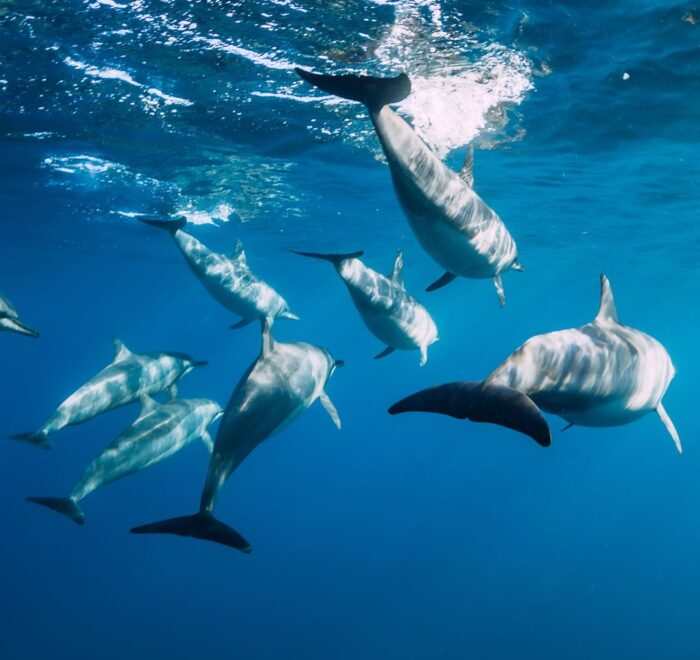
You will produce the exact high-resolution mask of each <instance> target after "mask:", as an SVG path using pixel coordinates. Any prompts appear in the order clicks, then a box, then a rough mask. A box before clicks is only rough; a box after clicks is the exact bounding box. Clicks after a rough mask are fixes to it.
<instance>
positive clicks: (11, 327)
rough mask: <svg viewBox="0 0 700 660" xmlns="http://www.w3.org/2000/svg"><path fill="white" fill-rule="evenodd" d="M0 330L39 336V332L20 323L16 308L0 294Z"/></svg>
mask: <svg viewBox="0 0 700 660" xmlns="http://www.w3.org/2000/svg"><path fill="white" fill-rule="evenodd" d="M0 330H8V331H10V332H18V333H19V334H21V335H29V336H30V337H38V336H39V333H38V332H37V331H36V330H32V329H31V328H28V327H27V326H26V325H24V324H22V323H20V320H19V314H18V313H17V310H16V309H15V308H14V306H13V305H12V303H11V302H10V301H9V300H8V299H7V298H5V296H3V295H0Z"/></svg>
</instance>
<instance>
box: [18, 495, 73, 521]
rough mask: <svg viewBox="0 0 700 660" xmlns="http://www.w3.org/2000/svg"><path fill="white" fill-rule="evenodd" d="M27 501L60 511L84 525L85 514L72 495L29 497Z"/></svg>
mask: <svg viewBox="0 0 700 660" xmlns="http://www.w3.org/2000/svg"><path fill="white" fill-rule="evenodd" d="M27 502H34V504H41V506H45V507H47V508H49V509H52V510H53V511H58V513H62V514H63V515H64V516H67V517H68V518H70V519H71V520H72V521H73V522H75V523H78V525H82V524H83V523H84V522H85V514H84V513H83V512H82V511H81V510H80V507H79V506H78V505H77V504H76V503H75V502H74V501H73V500H72V499H71V498H70V497H28V498H27Z"/></svg>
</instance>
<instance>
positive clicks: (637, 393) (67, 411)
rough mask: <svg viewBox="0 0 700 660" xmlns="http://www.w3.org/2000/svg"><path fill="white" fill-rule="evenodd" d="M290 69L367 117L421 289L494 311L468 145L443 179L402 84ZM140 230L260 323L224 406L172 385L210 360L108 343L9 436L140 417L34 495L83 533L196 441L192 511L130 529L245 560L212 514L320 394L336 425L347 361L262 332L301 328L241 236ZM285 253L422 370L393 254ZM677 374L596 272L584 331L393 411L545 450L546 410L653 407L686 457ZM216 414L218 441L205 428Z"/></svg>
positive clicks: (161, 224)
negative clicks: (376, 262)
mask: <svg viewBox="0 0 700 660" xmlns="http://www.w3.org/2000/svg"><path fill="white" fill-rule="evenodd" d="M296 72H297V74H298V75H299V76H300V77H301V78H302V79H303V80H305V81H306V82H308V83H310V84H311V85H313V86H315V87H317V88H319V89H320V90H322V91H324V92H326V93H329V94H333V95H336V96H340V97H342V98H344V99H349V100H352V101H357V102H360V103H362V104H364V106H365V107H366V108H367V110H368V112H369V117H370V120H371V121H372V124H373V126H374V129H375V131H376V134H377V137H378V138H379V141H380V144H381V147H382V150H383V152H384V155H385V156H386V160H387V163H388V166H389V171H390V173H391V178H392V182H393V186H394V190H395V193H396V196H397V198H398V200H399V202H400V204H401V207H402V209H403V211H404V213H405V215H406V217H407V219H408V221H409V224H410V226H411V229H412V230H413V232H414V234H415V236H416V238H417V240H418V242H419V243H420V245H421V246H422V247H423V249H424V250H425V252H427V253H428V255H430V257H432V259H433V260H434V261H435V262H436V263H437V264H439V265H440V266H441V267H442V268H443V269H444V274H443V275H442V276H441V277H440V278H439V279H437V280H436V281H435V282H434V283H433V284H431V285H430V286H428V287H427V289H426V290H427V291H434V290H435V289H438V288H440V287H443V286H445V285H447V284H449V283H450V282H451V281H453V280H454V279H455V278H457V277H465V278H470V279H486V278H489V279H492V280H493V282H494V285H495V288H496V292H497V295H498V299H499V302H500V304H501V306H503V305H504V304H505V294H504V288H503V282H502V274H503V273H504V272H506V271H508V270H516V271H522V270H523V268H522V266H521V265H520V263H519V261H518V255H517V248H516V244H515V241H514V240H513V238H512V237H511V235H510V233H509V232H508V229H507V228H506V226H505V224H504V223H503V221H502V220H501V219H500V218H499V217H498V215H497V214H496V213H495V212H494V211H493V210H492V209H491V208H490V207H489V206H488V205H487V204H486V203H485V202H484V201H483V200H482V199H481V197H479V195H478V194H477V193H476V192H475V190H474V185H473V183H474V181H473V152H472V150H471V149H470V150H469V153H468V155H467V159H466V162H465V164H464V167H463V168H462V171H461V172H460V173H459V174H457V173H455V172H453V171H452V170H451V169H449V168H448V167H447V166H446V165H444V164H443V163H442V162H441V161H440V159H439V158H437V156H436V155H435V154H433V153H432V152H431V151H430V149H429V148H428V147H427V146H426V145H425V143H424V142H423V141H422V140H421V139H420V138H419V137H418V136H417V135H416V133H415V132H414V131H413V129H412V128H411V127H410V126H409V124H408V123H406V122H405V121H404V120H403V119H402V118H401V117H399V116H398V115H397V114H396V113H394V112H393V111H392V110H391V109H390V108H389V104H391V103H396V102H399V101H401V100H402V99H404V98H405V97H406V96H408V94H409V93H410V91H411V84H410V81H409V79H408V77H407V76H406V75H405V74H401V75H399V76H397V77H395V78H375V77H371V76H358V75H320V74H316V73H311V72H308V71H303V70H301V69H296ZM139 219H140V220H141V221H142V222H144V223H145V224H147V225H150V226H152V227H157V228H160V229H163V230H165V231H167V232H168V233H169V234H170V235H171V236H172V238H173V240H174V242H175V244H176V246H177V247H178V249H179V250H180V252H181V253H182V255H183V257H184V259H185V261H186V263H187V265H188V266H189V268H190V269H191V270H192V272H193V273H194V274H195V276H196V277H197V279H198V280H199V281H200V282H201V283H202V284H203V286H204V287H205V288H206V289H207V291H208V292H209V294H210V295H211V296H212V297H213V298H214V299H215V300H216V301H217V302H219V303H220V304H221V305H222V306H223V307H225V308H226V309H228V310H230V311H231V312H233V313H234V314H236V315H237V316H238V317H240V319H239V320H238V321H237V322H236V323H235V324H234V325H232V326H231V327H232V328H240V327H243V326H245V325H248V324H249V323H252V322H254V321H259V322H260V323H261V327H262V345H261V349H260V353H259V355H258V357H257V358H256V359H255V361H254V362H253V363H252V364H251V365H250V367H249V368H248V370H247V371H246V372H245V373H244V374H243V376H242V377H241V379H240V381H239V382H238V384H237V385H236V387H235V388H234V391H233V393H232V395H231V398H230V400H229V402H228V404H227V406H226V408H225V409H223V410H222V409H221V407H220V406H219V405H218V404H217V403H216V402H214V401H210V400H208V399H177V398H176V397H177V382H178V381H179V380H180V378H182V377H183V376H185V375H187V374H188V373H189V372H190V371H192V369H194V368H195V367H198V366H201V365H205V364H206V362H201V361H196V360H194V359H193V358H191V357H189V356H187V355H184V354H181V353H143V354H137V353H132V352H131V351H130V350H129V349H128V348H127V347H126V346H125V345H124V344H123V343H122V342H121V341H119V340H118V339H115V340H114V344H115V355H114V359H113V361H112V362H111V363H110V364H109V365H107V366H106V367H105V368H104V369H102V370H101V371H100V372H99V373H97V374H96V375H95V376H94V377H93V378H91V379H90V380H89V381H87V382H86V383H85V384H84V385H82V386H81V387H79V388H78V389H77V390H76V391H75V392H74V393H73V394H71V395H70V396H69V397H68V398H67V399H66V400H65V401H64V402H63V403H61V404H60V405H59V406H58V408H57V409H56V411H55V412H54V413H53V414H52V415H51V416H50V417H49V419H48V420H47V421H46V423H45V424H44V425H43V426H41V427H40V428H39V429H38V430H37V431H35V432H32V433H22V434H17V435H14V436H11V437H12V438H14V439H16V440H21V441H24V442H27V443H30V444H33V445H35V446H37V447H41V448H43V449H49V448H50V447H51V445H50V443H49V435H51V434H53V433H55V432H56V431H59V430H60V429H62V428H64V427H66V426H69V425H73V424H80V423H83V422H86V421H88V420H90V419H92V418H94V417H95V416H97V415H99V414H100V413H103V412H106V411H108V410H112V409H114V408H117V407H120V406H124V405H127V404H129V403H132V402H137V401H138V402H140V403H141V412H140V414H139V416H138V417H137V419H136V420H135V421H134V422H133V423H132V424H131V425H130V426H129V427H128V428H126V429H125V430H124V431H122V432H121V433H120V434H119V435H118V436H117V437H116V438H115V439H114V440H113V441H112V442H111V443H110V444H109V445H108V446H107V447H106V448H105V450H104V451H103V452H102V453H101V454H100V455H99V456H98V457H97V458H96V459H95V460H94V461H93V462H92V463H90V465H88V466H87V468H86V469H85V471H84V472H83V474H82V476H81V477H80V479H79V480H78V481H77V483H76V484H75V486H74V487H73V490H72V491H71V492H70V495H68V496H67V497H30V498H28V500H29V501H30V502H34V503H36V504H40V505H42V506H45V507H48V508H50V509H53V510H54V511H57V512H59V513H62V514H64V515H65V516H67V517H69V518H70V519H71V520H73V521H74V522H76V523H78V524H83V523H84V521H85V516H84V514H83V512H82V510H81V509H80V507H79V503H80V502H81V501H82V500H83V499H84V498H85V497H86V496H87V495H88V494H90V493H91V492H93V491H94V490H96V489H97V488H100V487H101V486H103V485H106V484H108V483H111V482H113V481H115V480H117V479H120V478H122V477H124V476H127V475H129V474H132V473H134V472H137V471H139V470H143V469H145V468H147V467H149V466H151V465H154V464H156V463H158V462H160V461H162V460H164V459H166V458H168V457H169V456H172V455H173V454H175V453H176V452H177V451H179V450H180V449H182V448H183V447H185V446H186V445H187V444H189V443H190V442H191V441H193V440H195V439H198V438H201V439H202V441H203V443H204V444H205V446H206V447H207V448H208V450H209V451H210V453H211V458H210V461H209V468H208V471H207V476H206V479H205V482H204V486H203V489H202V494H201V498H200V503H199V509H198V510H197V512H196V513H194V514H192V515H186V516H180V517H177V518H170V519H167V520H162V521H160V522H155V523H151V524H147V525H142V526H140V527H135V528H134V529H132V530H131V531H132V532H133V533H135V534H154V533H156V534H158V533H161V534H162V533H167V534H176V535H179V536H190V537H194V538H199V539H203V540H208V541H213V542H215V543H220V544H223V545H227V546H230V547H233V548H236V549H238V550H241V551H243V552H250V550H251V546H250V544H249V543H248V541H247V540H246V539H245V538H244V537H243V536H242V535H241V534H239V533H238V532H237V531H236V530H234V529H233V528H232V527H230V526H228V525H226V524H225V523H223V522H221V521H220V520H218V519H217V518H215V517H214V514H213V510H214V506H215V504H216V500H217V497H218V495H219V492H220V490H221V489H222V488H223V486H224V484H225V483H226V481H227V480H228V478H229V477H230V476H231V474H232V473H233V472H234V471H235V470H236V468H238V466H239V465H240V464H241V463H242V462H243V461H244V460H245V458H246V457H247V456H248V455H249V454H250V453H251V452H252V451H253V450H254V449H255V447H257V446H258V445H259V444H260V443H261V442H263V441H264V440H266V439H267V438H269V437H271V436H272V435H274V434H275V433H277V432H278V431H280V430H282V429H283V428H284V427H285V426H287V425H288V424H290V423H291V422H292V421H294V419H296V418H297V417H298V416H299V415H300V414H301V413H303V412H304V411H305V410H306V409H307V408H308V407H309V406H311V404H312V403H313V402H314V401H316V399H318V400H319V401H320V402H321V405H322V406H323V407H324V408H325V410H326V411H327V412H328V414H329V415H330V417H331V419H332V421H333V423H334V424H335V425H336V426H337V428H338V429H340V417H339V416H338V413H337V411H336V408H335V406H334V405H333V403H332V401H331V399H330V398H329V396H328V394H327V393H326V391H325V388H326V385H327V383H328V381H329V379H330V378H331V376H332V375H333V373H334V371H335V369H336V368H337V367H339V366H342V364H343V363H342V361H339V360H336V359H334V358H333V356H332V355H331V354H330V353H329V352H328V351H327V350H325V349H324V348H321V347H319V346H315V345H313V344H307V343H302V342H295V343H282V342H278V341H275V340H274V339H273V337H272V334H271V327H272V325H273V323H274V322H275V321H276V319H278V318H286V319H292V320H298V318H299V317H297V316H296V315H295V314H293V313H292V312H291V311H290V308H289V305H288V304H287V302H286V300H285V299H284V298H283V297H282V296H281V295H280V294H279V293H277V292H276V291H275V290H274V289H273V288H272V287H271V286H270V285H268V284H267V283H266V282H264V281H263V280H262V279H260V278H258V277H257V276H256V275H254V274H253V272H252V271H251V269H250V267H249V266H248V263H247V259H246V255H245V252H244V251H243V246H242V245H241V243H240V241H239V242H238V243H237V245H236V247H235V249H234V251H233V253H232V254H231V255H230V256H227V255H223V254H218V253H215V252H212V251H211V250H209V249H208V248H207V247H206V246H205V245H203V244H202V243H201V242H200V241H198V240H197V239H196V238H194V237H193V236H191V235H190V234H188V233H186V232H185V231H184V226H185V221H184V220H183V219H181V218H180V219H175V220H172V219H162V218H150V217H141V218H139ZM294 252H295V253H296V254H299V255H301V256H304V257H311V258H315V259H321V260H325V261H328V262H330V263H331V264H332V265H333V267H334V268H335V270H336V271H337V273H338V275H339V276H340V278H341V279H342V281H343V283H344V284H345V286H346V287H347V289H348V292H349V293H350V297H351V298H352V301H353V303H354V305H355V307H356V309H357V311H358V312H359V314H360V317H361V318H362V320H363V322H364V323H365V325H366V326H367V328H368V330H369V331H370V332H371V333H372V334H373V335H374V336H375V337H376V338H377V339H379V341H380V342H382V344H383V345H384V346H385V348H384V350H382V351H381V352H380V353H379V354H378V355H377V356H376V359H379V358H383V357H386V356H387V355H389V354H391V353H392V352H394V351H395V350H416V351H419V353H420V365H421V366H423V365H424V364H425V363H426V361H427V357H428V347H429V346H430V345H431V344H433V343H434V342H436V341H437V340H438V331H437V328H436V326H435V323H434V321H433V319H432V318H431V317H430V314H429V313H428V311H427V310H426V309H425V307H423V306H422V305H421V304H420V303H419V302H418V301H417V300H416V299H415V298H414V297H413V296H411V295H410V294H409V293H408V292H407V291H406V289H405V287H404V285H403V280H402V276H401V271H402V268H403V254H402V252H401V251H399V253H398V254H397V257H396V260H395V263H394V265H393V269H392V271H391V273H390V274H389V275H388V276H387V275H383V274H381V273H379V272H377V271H375V270H372V269H371V268H369V267H368V266H366V265H365V264H364V263H363V262H362V261H361V260H360V257H361V256H362V255H363V253H362V252H353V253H347V254H320V253H316V252H302V251H294ZM0 329H1V330H7V331H12V332H17V333H20V334H24V335H28V336H32V337H37V336H38V333H37V332H35V331H34V330H31V329H29V328H28V327H27V326H25V325H23V324H22V323H21V322H20V320H19V315H18V313H17V311H16V310H15V308H14V307H13V306H12V304H11V303H10V302H9V301H8V300H7V299H6V298H4V297H2V296H0ZM673 376H674V368H673V364H672V363H671V359H670V357H669V355H668V353H667V351H666V349H665V348H664V347H663V346H662V345H661V344H660V343H659V342H658V341H657V340H656V339H654V338H652V337H650V336H649V335H647V334H645V333H643V332H641V331H639V330H636V329H634V328H630V327H627V326H624V325H622V324H621V323H620V322H619V321H618V317H617V310H616V307H615V303H614V300H613V294H612V289H611V287H610V283H609V282H608V280H607V278H606V277H605V276H604V275H602V276H601V293H600V306H599V310H598V314H597V315H596V317H595V318H594V319H593V321H591V322H590V323H587V324H586V325H584V326H582V327H580V328H577V329H569V330H560V331H556V332H550V333H547V334H543V335H537V336H535V337H532V338H530V339H529V340H528V341H526V342H525V343H524V344H523V345H522V346H520V347H519V348H517V349H516V350H515V351H514V352H513V353H512V354H511V355H510V356H508V357H507V358H506V360H505V361H504V362H503V363H502V364H501V365H500V366H498V367H497V368H496V369H495V370H494V371H493V372H492V373H491V374H490V375H489V376H487V377H486V378H485V379H484V380H482V381H460V382H454V383H446V384H443V385H438V386H435V387H430V388H427V389H424V390H421V391H419V392H416V393H414V394H411V395H409V396H407V397H406V398H404V399H402V400H401V401H399V402H397V403H395V404H394V405H393V406H391V407H390V408H389V413H390V414H392V415H395V414H399V413H405V412H432V413H439V414H443V415H449V416H451V417H456V418H458V419H469V420H471V421H474V422H490V423H493V424H498V425H500V426H504V427H507V428H510V429H513V430H515V431H519V432H521V433H523V434H525V435H527V436H529V437H531V438H532V439H533V440H535V441H536V442H537V443H539V444H540V445H542V446H548V445H549V444H550V443H551V432H550V429H549V426H548V424H547V422H546V420H545V418H544V417H543V415H542V411H544V412H548V413H551V414H554V415H558V416H560V417H562V418H563V419H564V420H566V421H567V422H568V423H569V426H570V425H573V424H576V425H579V426H599V427H603V426H617V425H621V424H627V423H629V422H632V421H634V420H636V419H638V418H640V417H642V416H643V415H646V414H647V413H649V412H652V411H656V412H657V413H658V414H659V417H660V418H661V421H662V422H663V424H664V426H665V427H666V429H667V431H668V433H669V434H670V435H671V438H672V439H673V441H674V443H675V445H676V448H677V449H678V452H679V453H680V452H681V451H682V449H681V442H680V439H679V436H678V433H677V432H676V429H675V428H674V426H673V422H672V421H671V419H670V417H669V416H668V414H667V413H666V411H665V409H664V407H663V404H662V398H663V396H664V394H665V392H666V389H667V388H668V386H669V384H670V382H671V380H672V379H673ZM159 393H165V394H166V396H167V401H166V402H164V403H158V402H156V401H155V400H154V399H153V398H151V397H153V396H154V395H157V394H159ZM219 417H221V422H220V424H219V428H218V431H217V434H216V437H215V439H214V440H212V438H211V436H210V435H209V431H208V429H209V427H210V426H211V425H212V424H213V423H214V422H215V421H216V420H218V419H219ZM567 428H568V427H567Z"/></svg>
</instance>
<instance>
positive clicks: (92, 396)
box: [11, 338, 207, 449]
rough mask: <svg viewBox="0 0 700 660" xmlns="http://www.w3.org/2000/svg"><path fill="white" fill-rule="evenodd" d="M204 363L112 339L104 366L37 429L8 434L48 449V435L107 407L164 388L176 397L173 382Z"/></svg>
mask: <svg viewBox="0 0 700 660" xmlns="http://www.w3.org/2000/svg"><path fill="white" fill-rule="evenodd" d="M205 364H207V363H206V362H197V361H195V360H193V359H192V358H191V357H189V356H187V355H184V354H183V353H142V354H138V353H132V352H131V351H130V350H129V349H128V348H127V347H126V346H125V345H124V343H123V342H122V341H120V340H119V339H116V338H115V339H114V360H112V362H111V363H110V364H109V365H108V366H107V367H105V368H104V369H103V370H102V371H100V372H99V373H98V374H97V375H96V376H94V377H93V378H91V379H90V380H89V381H88V382H87V383H85V384H84V385H82V386H81V387H80V388H78V389H77V390H76V391H75V392H73V394H71V395H70V396H69V397H68V398H67V399H66V400H65V401H64V402H63V403H62V404H61V405H60V406H58V408H57V409H56V412H54V414H53V415H51V417H50V418H49V420H48V421H47V422H46V424H44V425H43V426H42V427H41V428H40V429H39V430H38V431H36V432H35V433H19V434H17V435H13V436H11V437H12V438H13V439H14V440H23V441H25V442H29V443H31V444H33V445H36V446H37V447H41V448H42V449H50V448H51V444H50V443H49V441H48V437H49V434H50V433H53V432H55V431H58V430H60V429H62V428H63V427H65V426H71V425H73V424H82V423H83V422H86V421H88V420H89V419H92V418H93V417H96V416H97V415H99V414H100V413H103V412H106V411H107V410H112V409H113V408H119V407H121V406H125V405H126V404H127V403H131V402H132V401H136V400H138V399H143V397H145V396H147V395H151V394H157V393H158V392H162V391H163V390H168V393H169V395H170V397H171V398H175V396H176V394H177V385H175V383H176V381H178V380H179V379H180V378H182V377H183V376H184V375H186V374H188V373H190V371H192V369H193V368H194V367H199V366H202V365H205Z"/></svg>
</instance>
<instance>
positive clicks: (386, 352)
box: [374, 346, 396, 360]
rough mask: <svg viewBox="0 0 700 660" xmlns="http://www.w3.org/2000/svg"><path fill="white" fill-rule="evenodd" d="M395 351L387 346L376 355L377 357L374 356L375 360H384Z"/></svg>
mask: <svg viewBox="0 0 700 660" xmlns="http://www.w3.org/2000/svg"><path fill="white" fill-rule="evenodd" d="M395 350H396V349H395V348H392V347H391V346H387V347H386V348H385V349H384V350H383V351H382V352H381V353H377V355H375V356H374V359H375V360H381V359H382V358H385V357H386V356H387V355H391V354H392V353H393V352H394V351H395Z"/></svg>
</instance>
